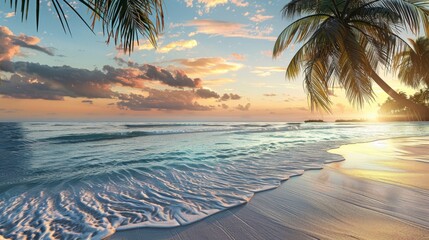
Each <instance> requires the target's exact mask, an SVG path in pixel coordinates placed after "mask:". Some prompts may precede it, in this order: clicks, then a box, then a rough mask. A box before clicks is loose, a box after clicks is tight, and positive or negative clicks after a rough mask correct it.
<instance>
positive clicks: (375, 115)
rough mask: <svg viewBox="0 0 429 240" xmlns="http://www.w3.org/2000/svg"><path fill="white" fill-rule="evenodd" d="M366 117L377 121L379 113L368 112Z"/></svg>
mask: <svg viewBox="0 0 429 240" xmlns="http://www.w3.org/2000/svg"><path fill="white" fill-rule="evenodd" d="M365 118H366V119H367V120H369V121H377V120H378V114H377V113H376V112H373V113H368V114H366V115H365Z"/></svg>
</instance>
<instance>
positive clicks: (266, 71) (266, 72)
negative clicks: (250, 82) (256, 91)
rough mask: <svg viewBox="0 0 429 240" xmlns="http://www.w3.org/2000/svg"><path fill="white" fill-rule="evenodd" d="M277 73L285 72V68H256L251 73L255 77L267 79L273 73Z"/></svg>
mask: <svg viewBox="0 0 429 240" xmlns="http://www.w3.org/2000/svg"><path fill="white" fill-rule="evenodd" d="M278 72H282V73H284V72H286V68H284V67H256V68H255V70H253V71H252V73H255V74H256V75H258V76H260V77H268V76H271V74H273V73H278Z"/></svg>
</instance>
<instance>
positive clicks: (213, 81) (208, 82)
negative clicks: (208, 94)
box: [204, 78, 235, 86]
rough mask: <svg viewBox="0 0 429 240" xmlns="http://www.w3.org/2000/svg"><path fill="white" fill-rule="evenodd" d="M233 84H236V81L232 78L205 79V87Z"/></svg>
mask: <svg viewBox="0 0 429 240" xmlns="http://www.w3.org/2000/svg"><path fill="white" fill-rule="evenodd" d="M233 82H235V80H234V79H230V78H217V79H205V80H204V86H219V85H224V84H228V83H233Z"/></svg>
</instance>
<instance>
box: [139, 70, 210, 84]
mask: <svg viewBox="0 0 429 240" xmlns="http://www.w3.org/2000/svg"><path fill="white" fill-rule="evenodd" d="M141 69H143V70H144V71H146V73H145V74H144V75H142V76H141V77H143V78H147V79H153V80H159V81H160V82H162V83H164V84H166V85H168V86H172V87H190V88H197V87H201V83H202V80H201V79H199V78H195V79H191V78H189V77H188V76H187V75H186V73H185V72H183V71H176V72H175V73H174V75H173V73H171V72H170V71H168V70H166V69H162V68H159V67H156V66H153V65H149V64H145V65H143V67H142V68H141Z"/></svg>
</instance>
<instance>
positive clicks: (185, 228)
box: [106, 137, 429, 239]
mask: <svg viewBox="0 0 429 240" xmlns="http://www.w3.org/2000/svg"><path fill="white" fill-rule="evenodd" d="M419 138H425V137H398V138H384V139H380V140H376V141H370V142H363V143H353V144H347V145H343V146H340V147H339V148H335V149H331V150H329V151H328V152H329V153H332V154H336V155H341V156H343V160H338V161H332V162H326V163H325V164H324V165H323V167H322V168H315V169H307V170H305V171H303V173H302V174H297V175H294V176H290V177H289V178H288V179H285V180H282V181H281V182H280V184H279V186H277V187H275V188H270V189H264V190H262V191H258V192H255V194H254V195H253V196H252V197H251V198H250V200H249V201H248V202H246V203H243V204H239V205H237V206H234V207H232V208H228V209H225V210H223V211H219V212H216V213H212V214H210V215H208V216H205V217H203V218H201V219H198V221H195V222H192V223H189V224H186V225H181V226H175V227H166V228H163V227H160V228H159V227H141V226H140V227H138V226H136V227H134V228H132V229H121V230H117V232H116V233H114V234H113V235H111V236H108V237H106V239H133V238H135V237H137V236H138V237H140V238H141V237H145V236H146V235H147V237H148V239H158V238H159V239H161V238H162V239H176V238H175V237H174V236H175V234H172V232H179V233H177V234H179V235H180V233H182V234H183V233H184V232H192V231H195V230H197V229H198V228H200V227H201V226H198V225H204V226H205V227H209V226H211V228H213V227H214V226H213V223H211V222H212V220H213V219H216V221H222V219H224V218H228V217H231V214H232V215H234V213H233V212H236V211H239V212H242V211H247V210H242V209H246V208H249V207H248V206H249V205H255V203H254V201H258V200H255V199H261V198H266V197H267V196H268V195H273V192H281V194H282V195H290V194H293V192H287V191H288V190H287V189H284V188H288V185H300V184H302V183H299V182H303V181H304V180H300V179H301V178H308V177H314V175H320V174H325V173H326V172H329V173H330V174H331V175H337V176H336V177H337V178H346V179H348V178H353V179H354V180H357V179H356V176H347V174H344V173H342V172H340V170H333V169H335V168H338V166H336V167H334V168H333V167H332V166H335V165H338V164H340V165H341V163H344V162H347V160H349V161H350V159H348V158H347V157H346V156H344V155H343V154H341V153H337V152H336V150H339V149H341V148H342V147H344V146H354V145H362V144H367V145H368V144H371V143H377V142H383V141H384V142H385V141H398V139H404V141H405V140H406V139H419ZM426 138H427V137H426ZM422 164H426V165H429V164H427V163H422ZM331 165H332V166H331ZM428 169H429V168H428ZM335 171H337V172H335ZM304 173H305V174H304ZM338 174H340V175H338ZM341 174H342V175H341ZM298 177H299V178H298ZM358 178H359V177H358ZM427 179H429V178H427ZM348 180H350V179H348ZM357 181H358V182H360V183H361V184H362V183H365V184H368V183H367V181H368V179H366V180H365V179H358V180H357ZM288 183H289V184H288ZM370 184H373V185H380V184H381V183H380V182H376V181H375V180H374V179H372V180H370ZM384 184H385V183H384ZM390 184H391V183H390ZM378 187H380V186H378ZM383 187H384V188H385V186H382V187H381V188H383ZM399 187H400V188H407V187H405V186H399ZM289 190H290V189H289ZM313 190H314V189H313ZM423 190H424V189H423ZM315 194H318V193H317V192H315ZM263 195H267V196H263ZM425 200H426V199H423V201H425ZM252 202H253V203H252ZM426 202H427V204H429V200H427V201H426ZM256 205H257V206H258V207H262V208H265V207H266V206H265V207H264V206H261V205H260V204H259V205H258V204H257V203H256ZM428 213H429V212H428ZM384 214H385V213H384ZM388 216H390V215H388ZM265 217H266V216H265ZM390 217H391V216H390ZM218 219H220V220H218ZM265 220H266V219H265ZM270 220H272V219H270ZM401 220H404V219H401ZM428 220H429V219H428ZM238 223H239V222H235V224H238ZM414 224H416V223H414ZM405 225H410V222H408V223H407V224H405ZM411 225H413V224H411ZM411 225H410V226H411ZM418 225H419V227H418V228H423V232H425V233H426V234H429V225H424V224H423V225H421V224H418ZM194 226H195V227H194ZM410 226H407V227H410ZM283 228H284V229H289V230H290V232H295V234H297V235H294V236H295V237H297V236H298V235H300V234H299V232H300V231H298V232H297V231H296V230H293V229H291V228H288V227H287V226H285V227H283ZM411 228H412V227H411ZM197 232H198V234H195V236H188V237H191V239H192V237H195V238H194V239H199V238H201V237H202V236H204V234H205V233H204V231H197ZM221 232H223V230H222V231H221ZM303 232H306V231H305V230H302V232H301V233H303ZM417 232H419V231H417ZM136 234H137V235H136ZM177 234H176V235H177ZM313 234H316V235H317V232H316V233H314V232H313V233H312V234H311V235H313ZM304 235H306V234H304ZM157 236H158V237H157ZM295 237H294V238H295ZM234 238H235V237H234ZM297 238H300V237H297ZM213 239H217V238H213ZM238 239H240V238H238ZM241 239H246V238H241Z"/></svg>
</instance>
